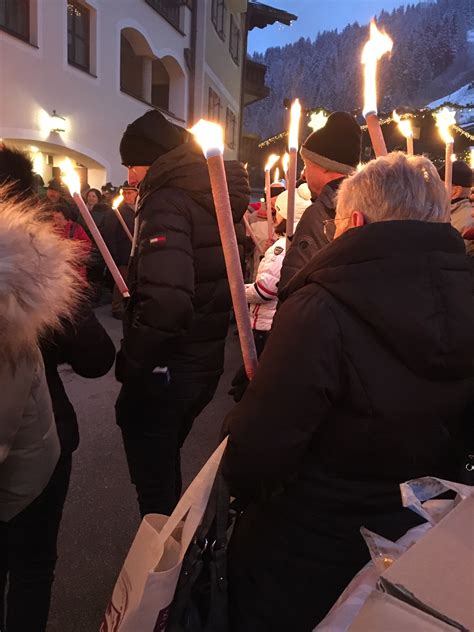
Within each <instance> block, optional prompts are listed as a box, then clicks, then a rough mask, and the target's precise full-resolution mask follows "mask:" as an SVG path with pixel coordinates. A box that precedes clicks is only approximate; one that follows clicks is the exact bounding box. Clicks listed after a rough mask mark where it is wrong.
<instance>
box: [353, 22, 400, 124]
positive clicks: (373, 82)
mask: <svg viewBox="0 0 474 632" xmlns="http://www.w3.org/2000/svg"><path fill="white" fill-rule="evenodd" d="M392 48H393V41H392V40H391V39H390V37H389V36H388V35H387V34H386V33H382V32H381V31H379V29H378V28H377V25H376V24H375V22H374V20H372V22H371V23H370V39H369V40H368V42H367V43H366V44H365V46H364V50H363V51H362V59H361V61H362V64H363V65H364V67H365V69H364V111H363V114H364V116H366V115H367V114H369V113H370V112H373V113H375V114H377V62H378V60H379V59H381V58H382V57H383V56H384V55H385V53H390V52H391V50H392Z"/></svg>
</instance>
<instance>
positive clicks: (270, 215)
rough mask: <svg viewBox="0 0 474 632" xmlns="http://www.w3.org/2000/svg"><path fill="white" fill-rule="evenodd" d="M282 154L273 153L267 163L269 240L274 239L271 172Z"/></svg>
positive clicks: (266, 187)
mask: <svg viewBox="0 0 474 632" xmlns="http://www.w3.org/2000/svg"><path fill="white" fill-rule="evenodd" d="M279 158H280V156H277V155H276V154H272V155H271V156H270V157H269V158H268V161H267V164H266V165H265V207H266V210H267V226H268V240H269V241H272V240H273V213H272V192H271V187H272V185H271V177H270V172H271V170H272V168H273V166H274V164H275V163H276V162H277V161H278V160H279Z"/></svg>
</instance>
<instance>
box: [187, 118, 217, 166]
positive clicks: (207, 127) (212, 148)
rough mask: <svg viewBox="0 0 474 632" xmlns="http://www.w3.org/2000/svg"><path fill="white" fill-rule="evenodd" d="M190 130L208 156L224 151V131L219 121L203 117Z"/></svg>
mask: <svg viewBox="0 0 474 632" xmlns="http://www.w3.org/2000/svg"><path fill="white" fill-rule="evenodd" d="M189 131H190V132H191V134H194V136H195V138H196V141H197V142H198V143H199V145H201V147H202V150H203V152H204V155H205V156H206V158H210V157H211V156H217V155H222V154H223V153H224V132H223V130H222V126H221V125H219V124H218V123H211V122H210V121H205V120H204V119H201V120H200V121H198V122H197V123H196V125H194V127H192V128H191V129H190V130H189Z"/></svg>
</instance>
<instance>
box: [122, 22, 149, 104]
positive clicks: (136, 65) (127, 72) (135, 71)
mask: <svg viewBox="0 0 474 632" xmlns="http://www.w3.org/2000/svg"><path fill="white" fill-rule="evenodd" d="M120 90H122V92H125V93H126V94H129V95H130V96H132V97H135V98H137V99H144V95H143V57H140V56H139V55H136V54H135V51H134V50H133V46H132V45H131V44H130V42H129V41H128V39H127V37H126V36H125V35H124V34H123V32H122V33H120Z"/></svg>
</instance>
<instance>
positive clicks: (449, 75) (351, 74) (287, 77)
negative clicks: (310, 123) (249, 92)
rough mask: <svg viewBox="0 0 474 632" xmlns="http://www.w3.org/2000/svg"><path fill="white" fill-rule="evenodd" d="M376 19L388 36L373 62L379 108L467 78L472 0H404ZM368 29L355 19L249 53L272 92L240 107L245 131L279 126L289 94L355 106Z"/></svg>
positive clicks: (425, 97)
mask: <svg viewBox="0 0 474 632" xmlns="http://www.w3.org/2000/svg"><path fill="white" fill-rule="evenodd" d="M333 3H334V4H337V2H336V0H334V2H331V3H328V4H331V5H332V4H333ZM377 22H378V23H379V25H381V27H382V28H384V29H386V31H387V33H388V34H389V35H390V37H391V38H392V39H393V41H394V46H393V52H392V55H391V56H390V57H388V56H387V57H384V59H382V61H381V62H380V68H379V86H378V87H379V110H380V112H381V113H385V114H388V113H390V112H391V111H392V110H393V109H394V108H400V107H404V106H405V107H408V108H419V107H422V106H423V105H424V104H426V103H428V102H430V101H434V100H435V99H439V97H440V96H441V95H443V94H446V93H447V92H453V91H454V90H457V89H458V88H459V86H466V85H468V84H469V82H472V81H473V80H474V0H434V1H433V2H422V3H412V2H410V3H409V4H407V5H405V6H402V7H399V8H398V9H395V10H394V11H392V12H391V13H388V12H387V11H383V12H382V13H381V14H380V15H379V16H378V18H377ZM315 30H317V24H315ZM367 35H368V30H367V26H366V25H365V26H360V25H359V24H357V23H355V24H352V25H349V26H347V27H346V28H345V29H343V30H342V31H341V32H338V31H330V32H324V33H320V34H319V35H318V36H317V37H316V39H314V40H313V41H312V40H310V39H309V38H308V39H303V38H301V39H300V40H298V41H297V42H294V43H293V44H288V45H286V46H283V47H280V46H278V43H279V42H278V37H276V38H275V45H274V47H272V48H269V49H268V50H267V51H266V52H265V54H258V55H257V54H256V55H255V56H254V58H255V60H256V61H260V62H262V63H264V64H266V66H267V69H268V70H267V74H266V83H267V85H268V86H269V88H270V90H271V93H270V96H269V97H267V98H266V99H263V100H262V101H259V102H257V103H254V104H252V105H250V106H249V107H248V108H246V113H245V127H246V129H247V131H249V132H255V133H257V134H258V135H260V136H262V137H263V138H267V137H269V136H272V135H273V134H277V133H278V132H280V131H281V130H282V129H284V127H285V125H286V121H287V112H286V111H285V109H284V107H283V103H284V101H285V100H286V99H293V98H295V97H299V98H300V100H301V102H302V104H303V107H305V108H308V109H313V108H320V107H323V108H326V109H328V110H348V111H354V110H359V109H360V108H361V107H362V101H363V95H362V68H361V63H360V53H361V50H362V47H363V45H364V43H365V42H366V41H367ZM466 90H467V88H466ZM444 100H446V97H445V98H444ZM471 101H472V100H471ZM464 116H465V115H463V117H464Z"/></svg>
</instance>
